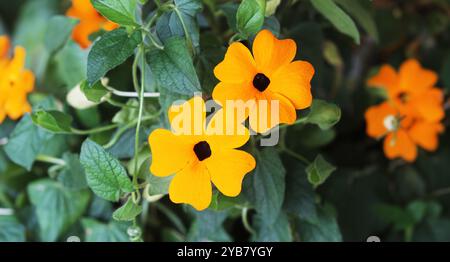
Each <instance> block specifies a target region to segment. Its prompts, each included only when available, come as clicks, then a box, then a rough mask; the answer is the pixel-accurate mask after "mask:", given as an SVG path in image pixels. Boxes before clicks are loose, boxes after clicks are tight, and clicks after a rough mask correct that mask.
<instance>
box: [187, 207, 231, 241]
mask: <svg viewBox="0 0 450 262" xmlns="http://www.w3.org/2000/svg"><path fill="white" fill-rule="evenodd" d="M194 212H195V213H194V214H195V220H194V222H193V223H192V225H191V227H190V228H189V232H188V236H187V238H188V241H196V242H199V241H201V242H204V241H230V236H229V235H228V233H227V232H226V231H225V230H224V229H223V222H224V221H225V219H226V218H227V213H226V212H225V211H220V212H217V211H213V210H205V211H202V212H197V211H194Z"/></svg>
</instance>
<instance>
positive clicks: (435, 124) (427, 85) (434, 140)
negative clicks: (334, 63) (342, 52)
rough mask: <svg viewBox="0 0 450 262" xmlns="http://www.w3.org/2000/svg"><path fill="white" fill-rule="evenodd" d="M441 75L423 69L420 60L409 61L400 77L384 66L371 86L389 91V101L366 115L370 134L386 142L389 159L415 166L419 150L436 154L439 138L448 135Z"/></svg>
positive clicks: (406, 62)
mask: <svg viewBox="0 0 450 262" xmlns="http://www.w3.org/2000/svg"><path fill="white" fill-rule="evenodd" d="M436 82H437V75H436V73H435V72H433V71H431V70H426V69H423V68H422V67H421V65H420V64H419V62H418V61H417V60H413V59H410V60H407V61H405V62H404V63H403V64H402V65H401V67H400V70H399V72H398V73H397V72H396V71H395V69H394V68H392V67H391V66H390V65H383V66H382V67H381V69H380V71H379V72H378V74H376V75H375V76H373V77H372V78H370V79H369V80H368V85H370V86H373V87H377V88H383V89H385V90H386V93H387V97H388V101H386V102H384V103H382V104H380V105H377V106H372V107H370V108H369V109H368V110H367V111H366V114H365V118H366V122H367V134H368V135H369V136H371V137H374V138H383V137H385V139H384V153H385V155H386V156H387V157H388V158H389V159H394V158H397V157H399V158H403V159H404V160H406V161H408V162H413V161H414V160H415V159H416V158H417V146H419V147H421V148H423V149H425V150H427V151H435V150H436V149H437V147H438V144H439V141H438V136H439V134H440V133H442V132H443V131H444V126H443V125H442V124H441V123H440V121H441V120H442V119H443V118H444V116H445V112H444V106H443V101H444V94H443V92H442V90H440V89H438V88H436V87H434V85H435V84H436Z"/></svg>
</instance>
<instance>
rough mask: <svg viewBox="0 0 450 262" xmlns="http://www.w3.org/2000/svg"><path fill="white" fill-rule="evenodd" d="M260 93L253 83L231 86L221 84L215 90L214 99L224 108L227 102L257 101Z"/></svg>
mask: <svg viewBox="0 0 450 262" xmlns="http://www.w3.org/2000/svg"><path fill="white" fill-rule="evenodd" d="M258 92H259V91H258V90H257V89H256V88H254V87H253V84H252V83H240V84H230V83H225V82H219V83H218V84H217V85H216V87H215V88H214V90H213V93H212V97H213V99H214V100H215V101H216V102H217V103H219V104H220V105H222V106H224V105H225V104H226V103H227V100H228V101H230V100H231V101H235V100H242V101H243V102H246V101H248V100H251V99H255V97H256V95H257V93H258Z"/></svg>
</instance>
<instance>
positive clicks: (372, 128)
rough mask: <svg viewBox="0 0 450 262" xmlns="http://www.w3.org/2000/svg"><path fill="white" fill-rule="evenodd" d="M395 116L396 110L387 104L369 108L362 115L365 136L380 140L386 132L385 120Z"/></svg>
mask: <svg viewBox="0 0 450 262" xmlns="http://www.w3.org/2000/svg"><path fill="white" fill-rule="evenodd" d="M396 115H397V112H396V110H395V109H394V108H393V107H392V106H391V105H390V104H389V103H388V102H385V103H382V104H380V105H376V106H372V107H369V109H367V111H366V113H365V115H364V116H365V119H366V132H367V135H369V136H371V137H373V138H380V137H381V136H383V135H385V134H386V133H387V132H388V129H387V127H386V125H385V119H386V118H387V117H389V116H393V117H395V116H396Z"/></svg>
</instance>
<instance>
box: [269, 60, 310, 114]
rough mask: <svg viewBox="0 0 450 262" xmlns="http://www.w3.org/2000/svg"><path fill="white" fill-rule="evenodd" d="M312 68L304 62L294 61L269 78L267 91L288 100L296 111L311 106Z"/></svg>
mask: <svg viewBox="0 0 450 262" xmlns="http://www.w3.org/2000/svg"><path fill="white" fill-rule="evenodd" d="M313 75H314V68H313V66H312V65H311V64H310V63H308V62H305V61H295V62H292V63H290V64H287V65H284V66H283V67H281V68H280V69H279V70H278V71H277V72H276V73H275V74H274V75H273V76H272V78H271V83H270V85H269V87H268V90H270V91H271V92H275V93H279V94H282V95H283V96H285V97H286V98H288V99H289V100H290V101H291V102H292V103H293V104H294V106H295V108H296V109H305V108H307V107H309V106H311V103H312V95H311V79H312V77H313Z"/></svg>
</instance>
